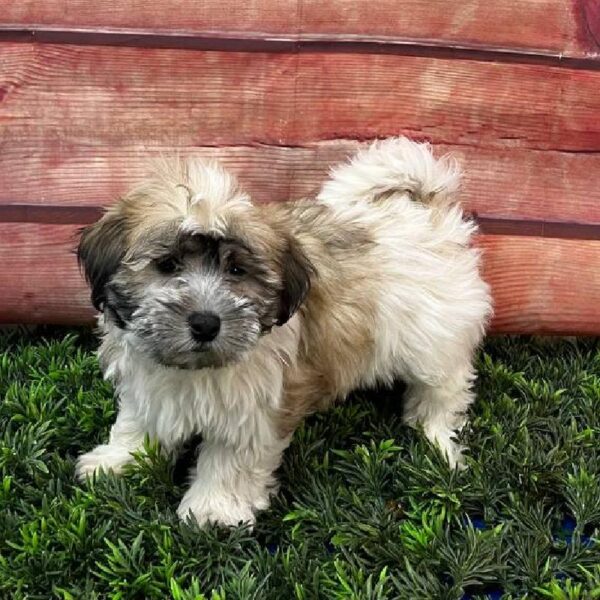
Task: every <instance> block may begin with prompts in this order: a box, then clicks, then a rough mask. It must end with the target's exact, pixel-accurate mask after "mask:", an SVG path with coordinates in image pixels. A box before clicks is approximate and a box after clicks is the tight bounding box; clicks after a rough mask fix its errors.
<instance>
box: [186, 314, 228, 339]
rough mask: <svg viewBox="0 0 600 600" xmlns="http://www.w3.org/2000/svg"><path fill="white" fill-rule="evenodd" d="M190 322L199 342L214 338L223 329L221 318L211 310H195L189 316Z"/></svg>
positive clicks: (194, 335) (193, 335) (193, 333)
mask: <svg viewBox="0 0 600 600" xmlns="http://www.w3.org/2000/svg"><path fill="white" fill-rule="evenodd" d="M188 323H189V324H190V329H191V330H192V337H193V338H194V339H195V340H196V341H197V342H210V341H211V340H214V339H215V338H216V337H217V335H218V333H219V330H220V329H221V319H220V318H219V316H218V315H215V313H211V312H194V313H192V314H191V315H190V316H189V317H188Z"/></svg>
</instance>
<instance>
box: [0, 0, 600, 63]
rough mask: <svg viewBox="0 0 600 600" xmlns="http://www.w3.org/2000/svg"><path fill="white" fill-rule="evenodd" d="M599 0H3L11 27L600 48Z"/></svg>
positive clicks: (542, 49)
mask: <svg viewBox="0 0 600 600" xmlns="http://www.w3.org/2000/svg"><path fill="white" fill-rule="evenodd" d="M594 2H595V0H572V1H571V2H564V1H563V0H536V1H535V2H532V1H531V0H498V1H497V2H488V1H487V0H463V1H461V2H453V3H452V2H451V3H449V2H447V1H446V0H378V1H377V3H374V2H372V1H371V0H330V1H328V2H322V1H320V0H281V1H277V2H274V1H272V0H252V1H250V2H238V1H236V0H230V1H228V2H227V1H219V2H217V1H216V0H202V1H200V2H197V1H196V0H178V2H177V3H176V4H174V3H173V2H146V1H144V0H130V1H129V2H117V1H115V0H98V1H97V2H89V1H88V0H71V1H70V2H69V3H68V8H67V6H66V3H65V2H64V0H4V3H3V15H2V17H1V18H2V22H3V24H4V25H5V26H12V27H44V26H45V27H50V28H62V29H77V30H81V29H83V30H92V31H93V30H115V29H116V30H119V29H125V30H128V31H139V32H170V33H186V34H189V33H195V34H197V35H204V36H206V35H211V34H212V35H217V36H220V37H223V36H230V37H231V36H236V35H237V36H242V37H250V38H252V37H254V38H258V39H265V38H267V37H269V36H272V37H279V38H284V39H290V40H307V39H309V40H310V39H312V40H315V39H316V40H319V39H325V40H340V39H342V40H372V41H376V42H379V43H382V42H392V43H398V42H400V43H401V42H417V43H420V44H424V45H438V46H460V47H475V48H500V49H509V50H524V51H527V52H532V53H553V54H557V55H558V54H564V55H567V56H578V57H583V56H595V55H597V53H598V44H597V41H598V38H595V37H594V36H593V34H592V35H591V34H590V32H593V31H594V30H595V28H596V29H597V28H598V25H597V12H595V9H594Z"/></svg>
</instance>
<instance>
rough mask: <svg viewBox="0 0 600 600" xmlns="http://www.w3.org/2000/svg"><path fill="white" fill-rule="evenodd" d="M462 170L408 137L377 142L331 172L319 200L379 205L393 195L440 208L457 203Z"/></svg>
mask: <svg viewBox="0 0 600 600" xmlns="http://www.w3.org/2000/svg"><path fill="white" fill-rule="evenodd" d="M459 184H460V169H459V167H458V164H457V162H456V160H454V159H453V158H452V157H451V156H444V157H442V158H439V159H436V158H435V157H434V156H433V153H432V151H431V147H430V145H429V144H427V143H419V142H414V141H412V140H409V139H408V138H406V137H394V138H389V139H386V140H381V141H376V142H374V143H373V144H371V145H370V146H369V147H368V148H366V149H363V150H360V151H359V152H358V153H357V154H356V155H355V156H354V157H353V158H351V159H350V161H349V162H347V163H346V164H343V165H341V166H338V167H336V168H334V169H333V171H332V172H331V177H330V179H329V180H328V181H327V182H326V183H325V184H324V185H323V188H322V189H321V192H320V193H319V196H318V198H319V199H320V200H323V201H335V200H336V199H339V198H346V199H355V200H359V199H366V200H372V201H376V200H378V199H380V198H385V197H388V196H390V195H392V194H394V193H404V194H409V195H410V196H411V197H412V198H413V199H415V200H417V201H420V202H423V203H424V204H428V205H430V206H433V207H437V208H441V207H444V206H448V205H450V204H452V203H454V202H455V201H456V197H455V192H456V191H457V190H458V187H459Z"/></svg>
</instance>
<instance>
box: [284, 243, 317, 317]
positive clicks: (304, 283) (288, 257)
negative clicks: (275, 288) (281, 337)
mask: <svg viewBox="0 0 600 600" xmlns="http://www.w3.org/2000/svg"><path fill="white" fill-rule="evenodd" d="M282 272H283V277H282V282H283V289H282V291H281V298H280V304H279V313H278V315H277V321H276V324H277V325H284V324H285V323H287V322H288V321H289V320H290V318H291V317H292V315H293V314H294V313H295V312H296V311H297V310H298V309H299V308H300V305H301V304H302V302H304V299H305V298H306V295H307V294H308V292H309V290H310V284H311V278H312V277H313V276H314V275H315V268H314V266H313V265H312V263H311V262H310V261H309V260H308V258H307V257H306V255H305V254H304V252H303V251H302V249H301V248H300V247H299V246H298V244H297V243H296V242H295V241H294V240H289V241H288V245H287V249H286V251H285V253H284V255H283V257H282Z"/></svg>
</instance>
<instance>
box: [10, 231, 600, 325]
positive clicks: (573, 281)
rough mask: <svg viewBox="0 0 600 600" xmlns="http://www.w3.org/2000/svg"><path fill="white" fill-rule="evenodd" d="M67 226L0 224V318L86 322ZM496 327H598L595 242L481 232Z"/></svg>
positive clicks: (88, 313) (599, 249) (599, 262)
mask: <svg viewBox="0 0 600 600" xmlns="http://www.w3.org/2000/svg"><path fill="white" fill-rule="evenodd" d="M77 229H78V228H77V227H76V226H74V225H62V226H56V225H36V224H30V223H26V224H0V260H1V261H2V264H3V269H2V270H0V286H1V288H0V289H2V290H3V298H2V303H1V304H0V322H4V323H6V322H28V323H68V324H73V323H87V322H90V320H91V319H92V316H93V312H92V310H91V308H90V306H89V300H88V298H89V292H88V290H87V288H86V287H85V284H84V282H83V280H82V278H81V275H80V273H79V271H78V268H77V265H76V261H75V257H74V256H73V255H72V249H73V248H74V246H75V235H76V232H77ZM478 245H479V246H480V247H481V248H482V249H483V251H484V258H485V268H484V276H485V278H486V279H487V280H488V281H489V282H490V284H491V285H492V290H493V294H494V301H495V305H496V317H495V319H494V324H493V331H495V332H497V333H523V332H528V333H549V332H552V333H561V334H593V333H597V332H598V331H600V311H598V310H597V307H598V306H599V305H600V241H572V240H557V239H541V238H532V237H512V236H480V238H479V240H478Z"/></svg>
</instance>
